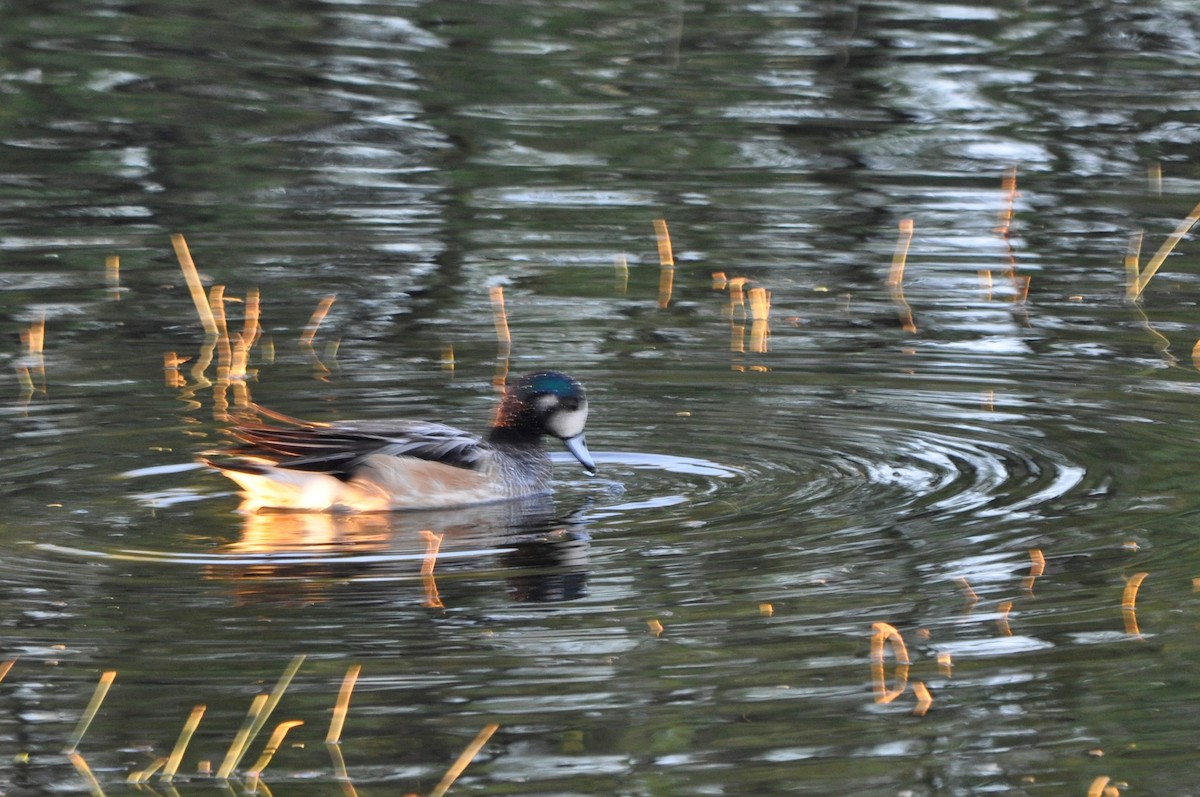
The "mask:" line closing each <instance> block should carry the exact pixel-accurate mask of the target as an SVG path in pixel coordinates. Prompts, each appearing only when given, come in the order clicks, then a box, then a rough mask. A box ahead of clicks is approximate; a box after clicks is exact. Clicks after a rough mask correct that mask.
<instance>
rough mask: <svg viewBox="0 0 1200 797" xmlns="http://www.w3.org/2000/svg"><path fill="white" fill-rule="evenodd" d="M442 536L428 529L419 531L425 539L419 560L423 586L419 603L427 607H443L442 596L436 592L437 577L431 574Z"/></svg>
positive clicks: (435, 563)
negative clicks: (423, 553)
mask: <svg viewBox="0 0 1200 797" xmlns="http://www.w3.org/2000/svg"><path fill="white" fill-rule="evenodd" d="M444 536H445V535H444V534H434V533H433V532H432V531H429V530H428V529H426V530H424V531H422V532H421V537H422V539H424V540H425V558H424V559H423V560H422V561H421V581H422V583H423V584H424V586H425V602H424V603H422V604H421V605H422V606H424V607H425V608H427V609H441V608H444V607H445V604H444V603H442V596H441V595H440V594H439V593H438V588H437V579H436V578H434V575H433V568H434V567H435V566H436V565H437V556H438V551H440V550H441V547H442V538H443V537H444Z"/></svg>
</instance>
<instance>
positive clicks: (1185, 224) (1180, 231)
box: [1133, 204, 1200, 299]
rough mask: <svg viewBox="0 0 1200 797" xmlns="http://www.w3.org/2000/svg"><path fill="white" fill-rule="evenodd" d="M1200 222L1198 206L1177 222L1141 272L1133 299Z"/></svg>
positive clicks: (1138, 297)
mask: <svg viewBox="0 0 1200 797" xmlns="http://www.w3.org/2000/svg"><path fill="white" fill-rule="evenodd" d="M1197 221H1200V204H1198V205H1196V207H1194V208H1192V212H1191V213H1189V214H1188V216H1187V218H1186V219H1184V220H1183V221H1181V222H1179V226H1178V227H1176V228H1175V232H1173V233H1171V234H1170V235H1169V236H1168V237H1167V240H1165V241H1163V244H1162V246H1160V247H1159V248H1158V251H1157V252H1155V253H1154V257H1152V258H1150V262H1149V263H1147V264H1146V268H1145V269H1144V270H1143V271H1142V275H1141V277H1140V278H1139V279H1138V284H1137V291H1136V292H1135V293H1134V295H1133V298H1134V299H1140V298H1141V296H1142V292H1143V291H1145V290H1146V285H1147V284H1148V283H1149V282H1150V278H1151V277H1153V276H1154V275H1155V274H1156V273H1158V269H1159V267H1160V266H1162V264H1163V261H1165V260H1166V259H1167V257H1168V256H1170V254H1171V252H1172V250H1174V249H1175V246H1176V245H1177V244H1178V243H1179V242H1180V241H1181V240H1183V236H1185V235H1187V234H1188V232H1189V231H1190V230H1191V229H1192V226H1193V225H1194V224H1195V223H1196V222H1197Z"/></svg>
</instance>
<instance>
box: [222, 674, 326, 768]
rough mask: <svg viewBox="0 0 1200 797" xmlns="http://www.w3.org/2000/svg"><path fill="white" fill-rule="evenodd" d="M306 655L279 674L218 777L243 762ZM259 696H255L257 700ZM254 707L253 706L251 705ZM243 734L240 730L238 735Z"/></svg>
mask: <svg viewBox="0 0 1200 797" xmlns="http://www.w3.org/2000/svg"><path fill="white" fill-rule="evenodd" d="M305 658H306V657H305V656H304V655H300V656H296V657H295V658H293V659H292V660H291V662H290V663H289V664H288V666H287V667H286V668H285V669H284V671H283V674H282V675H281V676H279V680H278V681H277V682H276V683H275V688H274V689H272V690H271V694H270V696H269V697H268V698H267V699H266V702H265V703H263V704H262V705H261V709H260V710H259V712H258V714H257V716H255V717H254V719H253V721H251V723H250V726H249V728H248V730H247V731H246V733H245V738H244V740H243V741H242V743H241V746H240V748H237V749H235V747H233V746H231V747H230V748H229V752H228V753H227V754H226V756H225V760H224V761H223V762H222V763H221V768H220V769H219V770H218V771H217V777H218V778H219V779H221V780H227V779H228V778H229V775H230V773H232V772H233V771H234V770H235V769H237V765H238V764H240V763H241V761H242V757H243V756H245V755H246V751H247V750H249V749H250V745H251V744H252V743H253V742H254V737H255V736H257V735H258V732H259V731H261V730H262V727H263V726H264V725H266V724H267V720H268V719H270V717H271V712H272V711H274V710H275V706H277V705H279V701H280V700H281V699H282V698H283V693H284V692H286V691H287V688H288V686H290V685H291V683H292V679H293V678H295V677H296V672H297V671H298V670H299V669H300V665H302V664H303V663H304V659H305ZM257 700H258V698H257V697H256V698H255V701H256V702H257ZM251 708H252V709H253V706H251ZM242 736H243V734H242V733H241V732H240V731H239V733H238V737H239V738H240V737H242ZM237 744H238V739H234V745H235V746H236V745H237Z"/></svg>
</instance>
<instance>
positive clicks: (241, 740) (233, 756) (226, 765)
mask: <svg viewBox="0 0 1200 797" xmlns="http://www.w3.org/2000/svg"><path fill="white" fill-rule="evenodd" d="M267 698H268V695H267V694H266V693H265V692H264V693H262V694H257V695H255V696H254V699H253V700H251V701H250V709H249V710H248V711H247V712H246V718H245V719H244V720H242V727H241V728H239V729H238V732H237V735H236V736H234V737H233V743H232V744H231V745H229V751H228V752H227V753H225V760H224V761H222V762H221V767H220V769H218V770H217V778H218V779H220V780H228V779H229V776H230V775H231V774H232V773H233V769H234V767H236V766H237V763H238V761H240V760H241V758H242V755H243V754H244V751H245V749H246V747H247V745H248V741H247V740H248V739H249V738H250V729H251V728H253V727H254V723H255V722H257V721H258V718H259V716H261V715H262V712H263V706H265V705H266V704H267Z"/></svg>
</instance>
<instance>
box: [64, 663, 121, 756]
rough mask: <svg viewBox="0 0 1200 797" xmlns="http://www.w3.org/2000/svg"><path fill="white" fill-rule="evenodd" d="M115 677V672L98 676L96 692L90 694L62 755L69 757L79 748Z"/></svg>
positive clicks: (111, 671)
mask: <svg viewBox="0 0 1200 797" xmlns="http://www.w3.org/2000/svg"><path fill="white" fill-rule="evenodd" d="M116 677H117V672H116V670H109V671H108V672H105V673H103V674H102V675H101V676H100V681H99V683H97V684H96V690H95V691H94V692H92V699H91V700H89V701H88V704H87V708H86V709H84V711H83V716H82V717H80V718H79V724H77V725H76V726H75V730H74V731H73V732H72V733H71V737H70V739H68V740H67V746H66V747H64V748H63V754H64V755H71V754H72V753H74V752H75V751H76V749H78V748H79V742H80V741H82V740H83V735H84V734H85V733H87V729H88V726H89V725H91V724H92V720H93V719H95V717H96V712H98V711H99V710H100V704H101V703H103V702H104V698H105V697H106V696H107V695H108V689H109V687H111V686H112V684H113V681H114V680H116Z"/></svg>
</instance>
